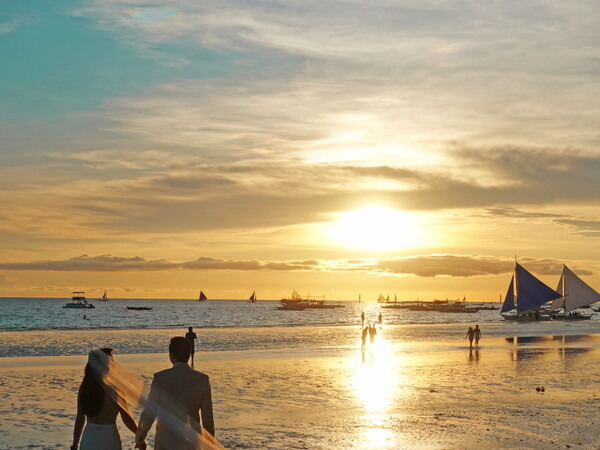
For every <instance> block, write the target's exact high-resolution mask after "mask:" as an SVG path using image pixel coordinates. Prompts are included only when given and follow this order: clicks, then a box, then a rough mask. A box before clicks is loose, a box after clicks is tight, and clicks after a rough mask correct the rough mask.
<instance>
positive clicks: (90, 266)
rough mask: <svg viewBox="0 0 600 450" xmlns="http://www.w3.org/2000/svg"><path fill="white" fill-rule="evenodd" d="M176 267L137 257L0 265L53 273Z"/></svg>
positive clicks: (86, 257) (96, 257)
mask: <svg viewBox="0 0 600 450" xmlns="http://www.w3.org/2000/svg"><path fill="white" fill-rule="evenodd" d="M175 267H176V265H174V264H173V263H168V262H166V261H164V260H154V261H148V260H146V259H144V258H140V257H139V256H134V257H130V258H121V257H117V256H111V255H100V256H94V257H90V256H88V255H81V256H77V257H75V258H70V259H67V260H58V261H50V260H45V261H33V262H26V263H0V268H2V269H5V270H34V271H39V270H44V271H45V270H55V271H67V272H71V271H92V272H106V271H128V270H168V269H173V268H175Z"/></svg>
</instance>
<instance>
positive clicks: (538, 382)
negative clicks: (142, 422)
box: [0, 327, 600, 449]
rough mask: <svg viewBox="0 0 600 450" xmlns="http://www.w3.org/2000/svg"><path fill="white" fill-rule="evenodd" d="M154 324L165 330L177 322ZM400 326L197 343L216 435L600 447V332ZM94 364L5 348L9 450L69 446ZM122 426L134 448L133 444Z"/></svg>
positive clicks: (159, 364)
mask: <svg viewBox="0 0 600 450" xmlns="http://www.w3.org/2000/svg"><path fill="white" fill-rule="evenodd" d="M354 331H355V330H353V332H354ZM54 333H55V334H56V336H53V338H54V340H58V341H60V337H61V335H62V337H63V338H65V341H68V340H69V339H68V337H67V336H65V335H64V334H65V333H67V332H63V331H57V332H54ZM68 333H83V332H74V331H69V332H68ZM97 333H102V332H97ZM106 333H107V335H110V338H111V339H114V338H116V336H115V334H116V335H118V334H119V333H121V334H122V335H121V338H124V336H126V335H128V334H130V333H131V331H128V330H123V331H121V332H117V331H111V332H106ZM154 333H155V334H156V339H166V338H167V334H168V333H169V330H157V331H155V332H154ZM213 333H215V334H218V333H223V336H222V338H226V336H227V333H229V331H228V330H220V331H213ZM269 333H270V334H272V335H273V336H277V335H279V334H284V335H285V334H288V335H289V334H293V333H298V334H299V335H301V334H302V333H305V330H301V329H299V330H290V329H271V330H269ZM398 333H399V331H398V329H395V327H383V328H382V329H380V334H379V336H378V338H377V343H376V345H375V346H373V347H371V348H370V349H369V350H368V351H367V352H366V353H365V354H364V355H362V354H361V352H360V349H359V346H358V345H357V346H356V347H354V346H348V347H345V348H341V349H340V348H323V347H319V348H309V347H305V348H287V349H279V350H277V349H267V350H255V351H252V350H246V351H222V352H218V351H215V352H200V353H197V354H196V360H197V364H196V368H197V369H199V370H201V371H203V372H205V373H207V374H208V375H209V376H210V377H211V383H212V386H213V396H214V402H215V422H216V427H217V438H218V439H219V440H220V441H221V442H222V443H223V444H224V445H225V447H227V448H282V449H283V448H311V449H312V448H323V449H326V448H390V449H391V448H423V449H425V448H427V449H431V448H439V449H442V448H473V449H475V448H566V447H567V446H571V447H578V448H597V447H598V445H600V432H599V431H598V426H597V424H598V421H599V420H600V419H598V417H599V416H600V414H599V413H600V398H599V397H598V394H597V393H598V391H599V387H600V386H599V385H598V384H599V381H598V380H599V379H600V377H599V375H600V373H599V371H600V370H599V368H598V366H597V364H596V360H597V357H598V354H599V346H600V338H599V337H598V336H595V335H572V336H559V337H553V336H539V337H535V336H532V337H528V338H521V339H518V338H517V339H515V338H503V337H493V338H488V339H484V340H483V341H482V342H481V346H480V347H479V348H478V349H474V350H469V349H468V345H467V344H466V343H465V341H464V340H462V339H454V340H451V341H447V340H445V341H443V342H442V341H422V342H410V343H402V342H398V341H397V340H396V339H388V336H395V335H397V334H398ZM26 334H27V333H24V334H22V336H23V337H25V338H26V337H27V336H26ZM170 334H173V333H172V330H170ZM32 337H33V336H32ZM82 337H83V336H82ZM116 358H117V359H118V361H119V362H121V363H122V364H124V365H126V366H127V367H129V368H130V369H132V370H134V371H135V372H137V373H139V374H140V375H142V376H143V377H144V378H145V379H146V380H148V381H149V380H150V379H151V376H152V374H153V373H154V372H156V371H158V370H161V369H163V368H166V367H168V366H169V364H168V358H167V355H166V353H147V354H117V355H116ZM85 360H86V358H85V356H36V357H5V358H0V378H1V379H2V383H1V384H0V398H1V399H2V402H1V403H0V405H1V406H0V420H1V422H2V424H3V425H2V429H1V430H0V444H1V445H0V447H1V448H5V449H18V448H44V449H45V448H68V446H69V445H70V439H71V433H72V426H73V418H74V413H75V395H76V390H77V387H78V384H79V382H80V380H81V376H82V372H83V365H84V363H85ZM541 386H544V388H545V392H537V391H536V387H541ZM134 414H135V417H136V418H137V417H138V416H139V411H135V413H134ZM120 431H121V436H122V438H123V443H124V448H133V439H132V436H131V435H130V434H128V432H127V431H126V430H125V429H124V427H123V426H120ZM149 442H152V435H151V436H150V439H149Z"/></svg>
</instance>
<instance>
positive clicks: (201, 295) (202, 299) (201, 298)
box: [198, 291, 206, 302]
mask: <svg viewBox="0 0 600 450" xmlns="http://www.w3.org/2000/svg"><path fill="white" fill-rule="evenodd" d="M198 301H199V302H205V301H206V295H204V292H202V291H200V294H199V295H198Z"/></svg>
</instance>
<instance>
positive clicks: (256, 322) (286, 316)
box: [0, 298, 600, 357]
mask: <svg viewBox="0 0 600 450" xmlns="http://www.w3.org/2000/svg"><path fill="white" fill-rule="evenodd" d="M67 301H68V300H67V299H35V298H19V299H14V298H4V299H0V357H6V356H55V355H79V354H85V353H87V351H89V349H90V348H94V347H103V346H111V347H113V348H115V349H116V350H117V351H118V352H119V353H122V354H124V353H160V352H163V351H164V349H165V348H166V345H167V344H166V342H167V343H168V339H169V338H170V337H171V336H173V335H175V334H183V333H184V332H185V331H186V328H187V327H188V326H193V327H194V329H195V331H196V332H197V334H198V349H199V351H232V350H233V351H244V350H274V349H291V348H294V349H301V348H303V349H316V350H323V351H334V352H336V351H344V349H350V348H355V347H356V345H357V344H358V345H360V323H361V322H360V314H361V312H363V311H364V312H365V318H366V321H367V322H376V320H377V316H378V315H379V313H380V312H381V313H382V314H383V325H382V326H378V327H379V333H380V334H381V335H382V336H384V335H385V339H387V340H388V341H389V342H391V343H394V342H396V343H403V342H419V341H430V342H432V341H439V342H446V341H451V340H455V339H457V338H458V339H462V337H464V334H465V331H466V328H467V327H468V326H469V325H473V324H475V323H478V324H480V326H481V327H482V330H483V335H484V337H509V336H538V335H573V334H596V333H599V332H600V320H594V319H599V317H598V316H594V318H593V319H592V320H590V321H581V322H572V323H569V322H566V323H565V322H537V323H514V322H505V321H504V319H502V317H501V316H500V314H499V311H498V310H493V311H491V310H487V311H479V312H477V313H474V314H449V313H439V312H413V311H409V310H404V309H396V310H394V309H384V308H382V307H381V306H382V305H379V304H377V303H360V304H359V303H350V302H346V303H343V302H341V303H340V304H343V305H344V307H342V308H336V309H322V310H318V309H313V310H305V311H279V310H277V309H276V306H277V305H278V302H276V301H260V302H258V303H255V304H252V303H249V302H247V301H240V300H214V301H206V302H204V303H199V302H196V301H190V300H141V299H137V300H123V299H121V300H119V299H116V300H110V301H108V302H99V301H92V303H93V304H94V305H95V306H96V308H95V309H89V310H74V309H65V308H63V305H64V304H65V303H66V302H67ZM127 306H150V307H152V310H149V311H131V310H128V309H127ZM84 315H85V316H86V318H85V319H84ZM175 330H177V331H175ZM81 331H84V333H82V332H81Z"/></svg>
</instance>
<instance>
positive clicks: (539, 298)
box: [500, 262, 562, 321]
mask: <svg viewBox="0 0 600 450" xmlns="http://www.w3.org/2000/svg"><path fill="white" fill-rule="evenodd" d="M561 297H562V295H561V294H559V293H558V292H556V291H555V290H554V289H552V288H551V287H549V286H546V285H545V284H544V283H542V282H541V281H540V280H538V279H537V278H536V277H534V276H533V275H532V274H530V273H529V272H528V271H527V270H525V268H524V267H523V266H521V265H520V264H519V263H516V262H515V272H514V274H513V276H512V278H511V280H510V284H509V285H508V291H507V293H506V296H505V297H504V304H503V305H502V309H501V310H500V314H501V315H502V317H504V319H505V320H517V321H529V320H552V316H550V315H549V314H547V313H545V312H542V311H540V307H541V306H542V305H543V304H544V303H546V302H550V301H552V300H556V299H557V298H561ZM513 310H516V314H507V313H508V312H510V311H513Z"/></svg>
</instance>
